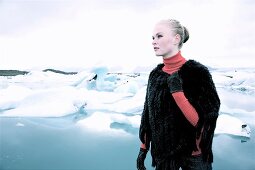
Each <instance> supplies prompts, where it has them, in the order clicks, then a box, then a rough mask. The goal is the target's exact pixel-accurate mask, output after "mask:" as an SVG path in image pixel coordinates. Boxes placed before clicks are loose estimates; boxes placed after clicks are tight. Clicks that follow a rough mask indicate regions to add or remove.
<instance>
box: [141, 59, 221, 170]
mask: <svg viewBox="0 0 255 170" xmlns="http://www.w3.org/2000/svg"><path fill="white" fill-rule="evenodd" d="M163 66H164V65H163V64H159V65H158V66H157V67H156V68H155V69H154V70H152V71H151V73H150V76H149V80H148V85H147V92H146V98H145V103H144V110H143V113H142V117H141V125H140V130H139V137H140V139H141V141H144V140H143V139H144V134H146V136H147V143H148V141H150V144H151V155H152V161H153V162H152V165H153V166H155V165H156V164H160V163H162V162H164V161H165V160H167V159H179V158H180V157H182V156H187V155H191V153H192V151H194V150H196V149H197V148H196V142H195V141H196V138H197V137H199V136H200V135H201V136H202V138H201V142H200V148H201V150H202V154H203V158H204V160H205V161H208V162H212V161H213V154H212V141H213V135H214V130H215V126H216V120H217V118H218V113H219V108H220V99H219V97H218V94H217V91H216V88H215V85H214V83H213V80H212V76H211V74H210V72H209V70H208V69H207V67H205V66H204V65H202V64H200V63H199V62H196V61H194V60H188V61H187V62H186V63H185V64H184V65H183V66H182V67H181V68H180V70H179V74H180V76H181V78H182V80H183V91H184V94H185V96H186V97H187V99H188V100H189V102H190V103H191V104H192V106H193V107H194V108H195V109H196V111H197V112H198V114H199V121H198V124H197V126H196V127H194V126H192V125H191V124H190V123H189V122H188V120H187V119H186V118H185V117H184V115H183V114H182V112H181V110H180V109H179V108H178V106H177V104H176V103H175V101H174V99H173V97H172V95H171V94H170V91H169V89H168V85H167V78H168V76H169V74H167V73H165V72H164V71H162V67H163ZM202 128H203V130H202V134H201V129H202ZM146 147H147V148H149V146H148V145H147V146H146Z"/></svg>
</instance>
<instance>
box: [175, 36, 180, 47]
mask: <svg viewBox="0 0 255 170" xmlns="http://www.w3.org/2000/svg"><path fill="white" fill-rule="evenodd" d="M180 42H181V36H180V35H179V34H176V35H175V36H174V44H175V45H178V44H180Z"/></svg>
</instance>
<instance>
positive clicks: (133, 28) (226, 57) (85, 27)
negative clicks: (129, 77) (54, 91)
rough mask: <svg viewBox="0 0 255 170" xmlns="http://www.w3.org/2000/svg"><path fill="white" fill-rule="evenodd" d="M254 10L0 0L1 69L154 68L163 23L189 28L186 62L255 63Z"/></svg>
mask: <svg viewBox="0 0 255 170" xmlns="http://www.w3.org/2000/svg"><path fill="white" fill-rule="evenodd" d="M254 9H255V3H254V2H253V1H252V0H226V1H223V2H221V1H217V0H207V1H203V0H191V1H188V0H182V1H177V0H176V1H175V2H169V1H167V0H159V1H153V0H140V1H137V0H94V1H89V0H85V1H81V0H2V1H1V0H0V58H1V63H0V69H32V68H45V67H53V68H75V67H88V66H94V65H96V64H107V65H109V66H121V67H123V68H124V67H128V68H130V67H133V66H143V65H145V66H146V65H151V64H155V63H158V62H161V58H157V57H155V56H154V52H153V50H152V46H151V33H152V29H153V26H154V24H155V23H156V22H157V21H158V20H160V19H165V18H175V19H178V20H180V21H181V23H182V24H183V25H184V26H186V27H187V28H188V29H189V31H190V40H189V41H188V42H187V44H185V45H184V46H183V49H182V51H183V54H184V56H185V57H186V58H188V59H189V58H193V59H196V60H199V61H201V62H203V63H205V64H207V65H212V66H233V67H236V66H242V67H245V66H255V63H254V62H251V61H253V60H254V59H253V57H255V56H254V55H255V52H254V50H255V48H254V44H255V42H254V41H255V36H254V33H253V30H255V22H254V16H255V12H254Z"/></svg>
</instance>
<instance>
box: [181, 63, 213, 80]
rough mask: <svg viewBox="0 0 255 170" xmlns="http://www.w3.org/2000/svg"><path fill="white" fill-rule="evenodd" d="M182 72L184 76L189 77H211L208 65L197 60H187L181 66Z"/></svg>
mask: <svg viewBox="0 0 255 170" xmlns="http://www.w3.org/2000/svg"><path fill="white" fill-rule="evenodd" d="M180 73H181V75H182V77H187V78H188V79H193V78H197V79H201V78H203V79H204V78H206V77H211V74H210V71H209V69H208V67H206V66H205V65H204V64H202V63H200V62H198V61H196V60H188V61H186V62H185V63H184V64H183V66H182V67H181V68H180Z"/></svg>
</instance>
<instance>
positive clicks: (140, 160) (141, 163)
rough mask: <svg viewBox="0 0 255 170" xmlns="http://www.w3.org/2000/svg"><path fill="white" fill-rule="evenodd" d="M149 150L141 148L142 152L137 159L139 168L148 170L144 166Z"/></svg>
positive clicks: (138, 169) (139, 169)
mask: <svg viewBox="0 0 255 170" xmlns="http://www.w3.org/2000/svg"><path fill="white" fill-rule="evenodd" d="M147 152H148V151H147V150H146V149H143V148H140V152H139V154H138V157H137V159H136V167H137V170H146V168H145V166H144V160H145V158H146V155H147Z"/></svg>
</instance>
